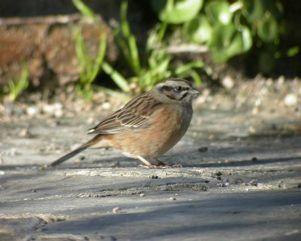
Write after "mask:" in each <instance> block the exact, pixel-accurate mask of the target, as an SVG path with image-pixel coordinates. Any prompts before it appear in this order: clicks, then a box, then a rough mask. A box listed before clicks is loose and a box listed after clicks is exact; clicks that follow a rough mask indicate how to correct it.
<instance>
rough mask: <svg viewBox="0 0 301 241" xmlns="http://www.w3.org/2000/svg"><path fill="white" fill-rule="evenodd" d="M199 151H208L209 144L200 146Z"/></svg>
mask: <svg viewBox="0 0 301 241" xmlns="http://www.w3.org/2000/svg"><path fill="white" fill-rule="evenodd" d="M198 151H199V152H206V151H208V147H207V146H203V147H199V148H198Z"/></svg>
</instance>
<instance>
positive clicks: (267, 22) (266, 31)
mask: <svg viewBox="0 0 301 241" xmlns="http://www.w3.org/2000/svg"><path fill="white" fill-rule="evenodd" d="M257 32H258V36H259V37H260V38H261V39H262V40H263V41H264V42H272V41H274V40H276V39H277V38H278V33H279V32H278V24H277V21H276V19H275V18H274V17H273V15H271V14H270V13H269V12H267V13H266V14H265V15H264V17H263V18H262V19H261V20H260V21H259V22H258V29H257Z"/></svg>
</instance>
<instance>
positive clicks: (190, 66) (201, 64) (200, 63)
mask: <svg viewBox="0 0 301 241" xmlns="http://www.w3.org/2000/svg"><path fill="white" fill-rule="evenodd" d="M203 67H204V62H203V61H201V60H196V61H192V62H189V63H187V64H183V65H181V66H179V67H178V68H176V70H175V74H176V75H181V74H184V73H187V72H189V71H191V70H192V69H196V68H203Z"/></svg>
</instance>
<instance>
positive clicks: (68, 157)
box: [49, 135, 100, 167]
mask: <svg viewBox="0 0 301 241" xmlns="http://www.w3.org/2000/svg"><path fill="white" fill-rule="evenodd" d="M99 137H100V136H99V135H98V136H95V137H94V138H93V139H91V140H90V141H88V142H86V143H85V144H83V145H81V146H80V147H78V148H76V149H75V150H73V151H71V152H69V153H67V154H66V155H64V156H62V157H60V158H59V159H57V160H56V161H54V162H52V163H51V164H50V165H49V166H50V167H54V166H57V165H59V164H61V163H62V162H64V161H67V160H68V159H70V158H71V157H73V156H75V155H77V154H78V153H80V152H82V151H84V150H86V149H87V148H89V147H91V146H93V145H94V144H95V143H97V142H98V141H99V139H100V138H99Z"/></svg>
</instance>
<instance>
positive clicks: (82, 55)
mask: <svg viewBox="0 0 301 241" xmlns="http://www.w3.org/2000/svg"><path fill="white" fill-rule="evenodd" d="M73 4H74V6H76V8H77V9H78V10H79V11H80V12H81V14H82V15H83V16H84V17H85V18H87V19H88V20H90V21H93V22H97V18H96V17H95V15H94V13H93V12H92V11H91V10H90V8H88V7H87V6H86V5H85V4H83V2H82V1H80V0H73ZM81 31H82V30H81V29H80V28H76V30H75V51H76V57H77V61H78V64H79V68H80V75H79V82H78V84H77V86H76V89H77V91H78V92H79V93H80V94H81V95H82V96H83V97H84V98H85V99H88V100H89V99H91V98H92V95H93V91H92V87H91V86H92V83H93V81H94V80H95V78H96V76H97V74H99V72H100V70H101V68H102V64H103V60H104V57H105V53H106V43H107V40H106V35H105V34H104V33H101V34H100V36H99V45H98V51H97V53H96V56H91V55H90V54H89V53H88V50H87V48H86V45H85V41H84V38H83V36H82V32H81Z"/></svg>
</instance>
